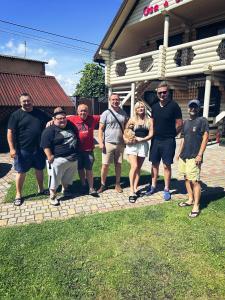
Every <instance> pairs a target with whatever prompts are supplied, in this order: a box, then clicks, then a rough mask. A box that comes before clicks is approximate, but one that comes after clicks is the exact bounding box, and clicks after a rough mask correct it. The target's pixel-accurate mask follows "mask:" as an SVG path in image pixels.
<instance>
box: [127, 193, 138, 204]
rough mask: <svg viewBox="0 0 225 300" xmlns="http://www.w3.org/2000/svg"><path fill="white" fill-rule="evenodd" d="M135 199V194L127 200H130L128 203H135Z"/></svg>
mask: <svg viewBox="0 0 225 300" xmlns="http://www.w3.org/2000/svg"><path fill="white" fill-rule="evenodd" d="M136 200H137V195H132V196H129V202H130V203H135V202H136Z"/></svg>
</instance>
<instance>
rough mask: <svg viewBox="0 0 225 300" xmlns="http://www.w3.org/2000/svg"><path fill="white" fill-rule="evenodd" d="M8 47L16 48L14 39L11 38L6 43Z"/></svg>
mask: <svg viewBox="0 0 225 300" xmlns="http://www.w3.org/2000/svg"><path fill="white" fill-rule="evenodd" d="M5 46H6V48H8V49H12V48H14V44H13V41H12V40H9V41H8V42H7V43H6V44H5Z"/></svg>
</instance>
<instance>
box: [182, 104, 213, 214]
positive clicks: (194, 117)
mask: <svg viewBox="0 0 225 300" xmlns="http://www.w3.org/2000/svg"><path fill="white" fill-rule="evenodd" d="M200 107H201V106H200V101H199V100H197V99H194V100H191V101H190V102H189V103H188V113H189V119H188V120H186V121H185V122H184V127H183V130H182V135H183V140H182V142H181V144H180V149H179V151H178V158H179V164H178V168H179V173H180V174H181V175H182V176H184V180H185V185H186V189H187V192H188V200H187V201H186V202H181V203H179V206H180V207H186V206H190V207H191V206H193V208H192V210H191V212H190V214H189V217H190V218H195V217H197V216H198V215H199V213H200V210H199V206H200V197H201V185H200V181H199V180H200V170H201V164H202V157H203V153H204V151H205V149H206V145H207V143H208V138H209V124H208V120H207V119H206V118H204V117H199V116H198V113H199V110H200Z"/></svg>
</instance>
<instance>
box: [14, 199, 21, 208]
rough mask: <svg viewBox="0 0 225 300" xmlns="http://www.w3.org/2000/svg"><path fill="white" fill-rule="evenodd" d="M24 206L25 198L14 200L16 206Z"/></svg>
mask: <svg viewBox="0 0 225 300" xmlns="http://www.w3.org/2000/svg"><path fill="white" fill-rule="evenodd" d="M22 204H23V198H16V199H15V200H14V205H16V206H20V205H22Z"/></svg>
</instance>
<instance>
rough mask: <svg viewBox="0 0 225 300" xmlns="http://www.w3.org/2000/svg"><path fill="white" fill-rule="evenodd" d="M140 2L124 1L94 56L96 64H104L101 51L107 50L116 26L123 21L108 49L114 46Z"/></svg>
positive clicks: (136, 0) (134, 0)
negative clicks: (107, 43) (107, 44)
mask: <svg viewBox="0 0 225 300" xmlns="http://www.w3.org/2000/svg"><path fill="white" fill-rule="evenodd" d="M138 1H139V0H124V1H123V3H122V4H121V6H120V8H119V10H118V12H117V14H116V16H115V17H114V19H113V21H112V23H111V25H110V27H109V29H108V31H107V32H106V34H105V36H104V38H103V40H102V42H101V44H100V46H99V47H98V49H97V51H96V53H95V55H94V61H95V62H99V61H101V62H102V60H103V59H102V57H101V56H100V55H99V51H100V49H105V44H106V42H107V41H108V40H109V38H110V36H112V31H113V29H114V28H115V25H116V24H117V23H118V21H120V20H121V19H122V21H121V23H122V24H121V25H120V26H119V27H118V29H117V31H116V32H114V33H113V36H112V37H111V39H112V42H111V43H110V45H109V46H108V47H107V49H111V47H112V45H113V44H114V42H115V40H116V39H117V37H118V34H119V33H120V31H121V29H122V28H123V27H124V25H125V23H126V21H127V18H128V17H129V16H130V13H131V11H133V8H134V7H135V6H136V4H137V2H138ZM128 5H129V6H130V8H129V9H128V11H125V8H126V7H127V6H128Z"/></svg>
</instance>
